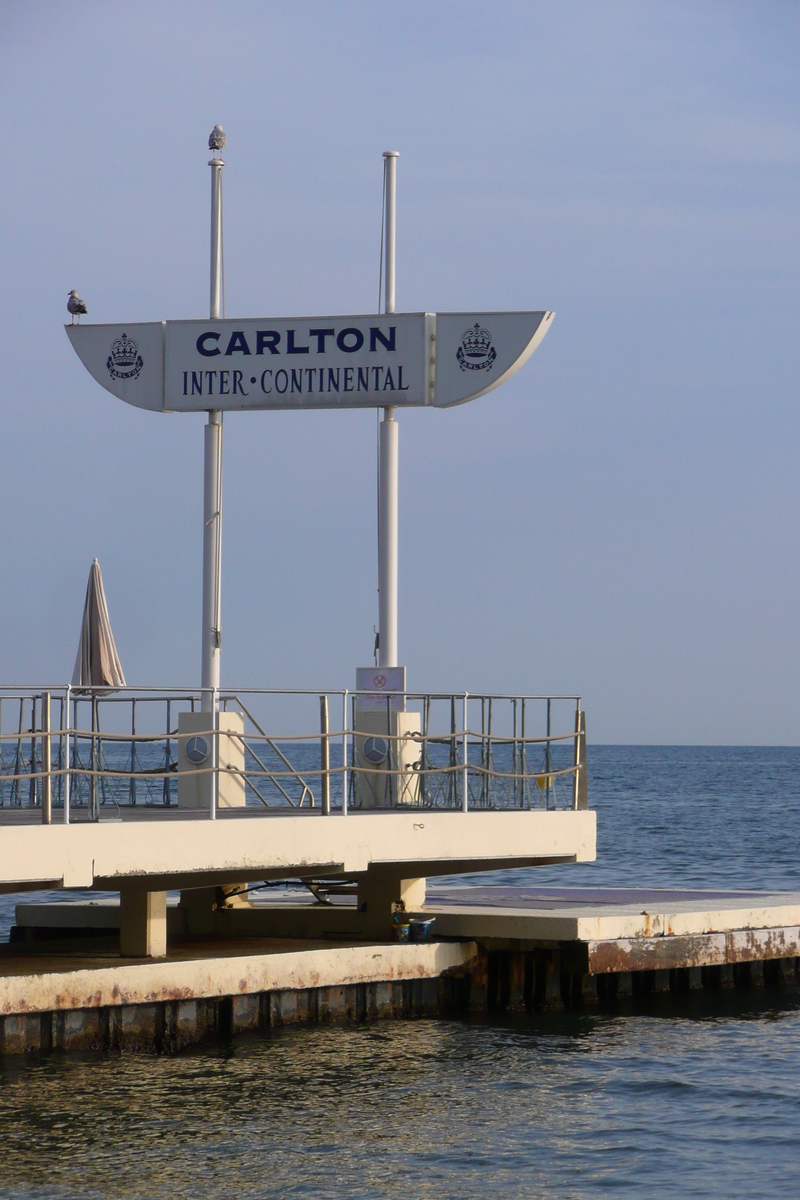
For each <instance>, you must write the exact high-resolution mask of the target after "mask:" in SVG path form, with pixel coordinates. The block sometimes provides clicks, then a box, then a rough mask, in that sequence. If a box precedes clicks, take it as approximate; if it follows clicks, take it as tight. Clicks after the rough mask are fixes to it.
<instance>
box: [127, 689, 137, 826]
mask: <svg viewBox="0 0 800 1200" xmlns="http://www.w3.org/2000/svg"><path fill="white" fill-rule="evenodd" d="M128 803H129V804H131V805H133V807H134V808H135V807H136V697H135V696H132V697H131V778H130V783H129V785H128Z"/></svg>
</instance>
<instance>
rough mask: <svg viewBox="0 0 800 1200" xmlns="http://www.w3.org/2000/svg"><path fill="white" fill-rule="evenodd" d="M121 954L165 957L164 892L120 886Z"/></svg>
mask: <svg viewBox="0 0 800 1200" xmlns="http://www.w3.org/2000/svg"><path fill="white" fill-rule="evenodd" d="M119 904H120V914H119V917H120V921H119V948H120V953H121V954H123V955H126V956H130V957H133V958H164V957H165V956H166V953H167V893H166V892H146V891H144V890H143V889H139V888H123V889H122V890H121V891H120V895H119Z"/></svg>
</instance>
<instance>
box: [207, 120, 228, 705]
mask: <svg viewBox="0 0 800 1200" xmlns="http://www.w3.org/2000/svg"><path fill="white" fill-rule="evenodd" d="M217 130H219V134H218V135H217V137H216V141H215V134H216V133H217ZM224 145H225V135H224V134H223V133H222V130H221V129H220V127H219V126H217V127H216V129H215V130H214V133H212V135H211V138H210V139H209V146H210V147H211V148H212V149H214V150H215V151H216V150H217V149H220V150H221V149H222V147H223V146H224ZM208 165H209V166H210V167H211V304H210V312H209V316H210V318H211V320H212V321H217V320H219V318H220V316H221V315H222V287H223V279H222V168H223V167H224V166H225V163H224V161H223V159H221V158H216V157H213V158H212V159H211V161H210V162H209V164H208ZM204 438H205V441H204V459H203V653H202V669H201V687H203V688H204V689H206V690H204V691H203V693H202V707H203V710H204V711H206V712H213V711H214V697H215V695H216V689H217V688H219V661H220V638H221V635H220V599H221V575H220V563H221V551H222V413H221V412H220V411H219V410H218V409H211V410H209V413H208V424H207V425H206V427H205V430H204ZM212 689H213V690H212Z"/></svg>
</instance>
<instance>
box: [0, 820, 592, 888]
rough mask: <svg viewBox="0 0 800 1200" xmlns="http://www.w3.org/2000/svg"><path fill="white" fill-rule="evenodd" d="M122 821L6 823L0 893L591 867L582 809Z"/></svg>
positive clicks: (587, 828)
mask: <svg viewBox="0 0 800 1200" xmlns="http://www.w3.org/2000/svg"><path fill="white" fill-rule="evenodd" d="M134 811H135V810H134ZM173 812H174V813H175V814H176V815H173ZM125 818H126V819H123V820H121V821H117V822H109V823H103V822H100V823H99V824H90V823H81V824H73V825H59V824H56V825H41V824H40V825H28V824H17V823H16V822H12V823H10V824H8V825H7V827H4V828H3V836H2V838H0V890H3V891H15V890H18V889H22V888H26V887H35V886H39V887H53V886H56V887H57V886H63V887H67V888H69V887H80V888H85V887H93V886H94V887H98V888H102V889H104V890H115V889H118V888H119V887H120V886H122V884H123V883H134V882H136V881H138V882H139V884H140V885H141V886H142V887H145V888H146V890H148V891H164V890H169V889H172V888H191V887H203V886H213V885H217V884H222V883H234V882H240V881H241V882H246V881H256V880H264V879H270V878H281V877H286V876H297V875H304V874H305V875H309V874H317V875H319V874H330V873H337V872H340V873H341V872H345V873H347V874H360V873H363V872H366V871H367V870H368V869H369V868H372V869H373V870H374V869H377V868H384V869H387V870H395V871H396V873H397V874H398V877H402V878H404V879H414V878H424V877H426V876H430V875H440V874H452V873H459V872H463V871H470V870H471V871H475V870H491V869H495V868H500V867H512V866H525V865H532V864H535V863H537V862H542V863H546V862H553V861H556V862H589V861H593V860H594V857H595V828H596V821H595V814H594V812H591V811H578V812H572V811H567V812H543V811H534V812H505V811H504V812H471V813H469V814H464V813H459V812H430V811H427V810H426V811H419V812H414V811H410V812H405V811H403V812H391V813H380V812H371V813H350V814H349V815H348V816H346V817H343V816H341V815H333V816H322V815H320V814H319V813H316V812H313V811H311V810H306V811H305V812H302V813H301V812H298V811H294V812H292V813H291V814H287V815H284V814H283V813H281V814H278V813H277V812H270V813H264V812H262V811H259V810H252V809H239V810H236V809H228V810H224V811H222V812H221V813H220V814H219V816H218V819H217V820H216V821H211V820H209V819H207V818H202V817H200V818H197V819H194V820H186V819H184V818H185V814H183V813H179V812H178V810H172V809H165V810H162V811H161V812H159V813H157V814H153V819H147V820H145V819H141V818H140V817H137V818H136V819H131V820H129V819H127V814H125Z"/></svg>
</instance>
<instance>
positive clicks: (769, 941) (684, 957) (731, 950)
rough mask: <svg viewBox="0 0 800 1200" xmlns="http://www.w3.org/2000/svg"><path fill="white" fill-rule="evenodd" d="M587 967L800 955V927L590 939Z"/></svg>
mask: <svg viewBox="0 0 800 1200" xmlns="http://www.w3.org/2000/svg"><path fill="white" fill-rule="evenodd" d="M582 945H583V947H584V948H585V955H586V968H587V971H588V973H589V974H591V975H600V974H605V973H609V972H618V971H652V970H671V969H674V968H687V967H709V966H718V965H720V964H722V963H746V962H753V961H757V960H764V959H773V958H794V957H797V956H798V955H800V927H799V926H797V925H794V926H790V927H788V928H781V927H775V928H771V929H731V930H728V931H727V932H725V933H704V934H690V935H685V936H677V937H654V938H620V939H618V940H615V941H606V942H597V941H592V942H586V943H583V944H582Z"/></svg>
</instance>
